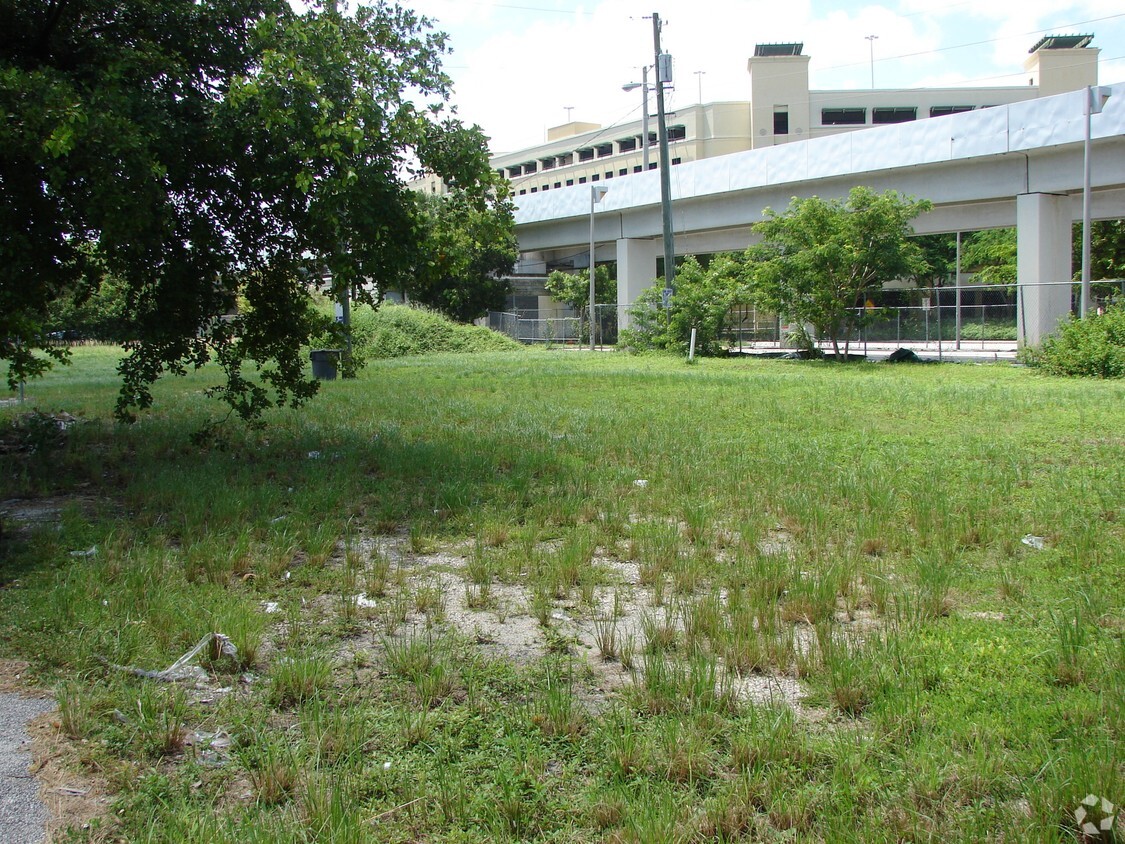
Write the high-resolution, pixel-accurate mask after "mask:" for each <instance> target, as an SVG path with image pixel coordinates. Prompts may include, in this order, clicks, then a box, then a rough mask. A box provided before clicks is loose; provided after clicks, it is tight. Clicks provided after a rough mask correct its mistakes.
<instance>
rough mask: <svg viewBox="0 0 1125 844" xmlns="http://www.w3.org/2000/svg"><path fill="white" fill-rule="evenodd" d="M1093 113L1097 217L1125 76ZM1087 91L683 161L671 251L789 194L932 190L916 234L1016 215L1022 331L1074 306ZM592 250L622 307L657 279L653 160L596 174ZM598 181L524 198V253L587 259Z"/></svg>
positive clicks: (1118, 129)
mask: <svg viewBox="0 0 1125 844" xmlns="http://www.w3.org/2000/svg"><path fill="white" fill-rule="evenodd" d="M1103 87H1108V88H1110V89H1111V91H1112V96H1111V97H1110V98H1109V100H1108V102H1107V103H1106V106H1105V108H1104V110H1103V112H1102V113H1101V114H1096V115H1093V116H1092V118H1091V137H1092V139H1093V143H1092V154H1091V160H1092V166H1091V186H1092V196H1093V217H1094V219H1116V218H1121V217H1125V83H1120V84H1117V85H1110V86H1103ZM1085 94H1086V92H1085V90H1081V91H1074V92H1071V93H1066V94H1059V95H1057V96H1053V97H1044V98H1041V99H1036V100H1029V101H1026V102H1021V103H1013V104H1011V105H1004V106H996V107H994V108H987V109H979V110H977V111H972V112H966V113H962V114H955V115H950V116H948V117H937V118H929V119H925V120H918V121H915V122H911V123H901V124H897V125H893V126H881V127H877V128H872V129H864V130H860V131H856V132H848V133H846V134H840V135H834V136H831V137H826V138H817V139H814V140H806V141H796V142H793V143H787V144H783V145H779V146H773V147H767V148H764V149H757V150H751V151H748V152H740V153H735V154H733V155H725V156H719V157H715V158H709V159H704V160H701V161H695V162H689V163H686V164H681V165H677V166H674V167H672V168H671V181H672V202H673V205H672V214H673V227H674V230H675V234H676V254H678V255H687V254H704V253H710V252H720V251H728V250H741V249H745V248H746V247H747V246H748V245H749V244H750V242H751V239H752V235H751V232H750V226H751V224H753V223H755V222H757V221H758V220H761V219H762V210H763V209H764V208H766V207H772V208H774V209H777V210H781V209H784V208H785V207H786V206H788V204H789V200H790V198H791V197H794V196H812V195H818V196H822V197H826V198H830V197H839V198H843V197H845V196H846V195H847V193H848V191H849V190H850V189H851V188H852V187H854V186H855V185H867V186H869V187H871V188H873V189H875V190H878V191H883V190H887V189H894V190H897V191H899V192H901V193H904V194H908V195H912V196H916V197H919V198H925V199H929V200H930V201H931V202H933V204H934V210H933V211H932V212H930V213H928V214H925V215H924V216H922V217H919V218H918V219H917V220H915V230H916V231H917V232H918V233H919V234H932V233H940V232H955V231H973V230H977V229H988V228H998V227H1002V226H1013V225H1014V226H1016V227H1017V232H1018V233H1017V247H1018V257H1017V268H1018V285H1019V286H1018V291H1019V298H1020V303H1019V308H1018V312H1019V314H1020V327H1019V336H1020V339H1021V342H1025V343H1032V344H1035V343H1038V342H1039V341H1040V339H1041V338H1042V337H1044V336H1045V335H1046V334H1049V333H1050V332H1051V331H1053V330H1054V328H1055V326H1056V325H1057V323H1058V321H1059V319H1061V318H1062V317H1063V316H1064V315H1065V314H1067V313H1069V311H1070V287H1069V286H1068V285H1067V284H1065V282H1067V281H1068V280H1070V279H1071V278H1072V267H1071V224H1072V222H1074V221H1076V220H1080V219H1081V217H1082V173H1083V138H1084V134H1085V118H1084V116H1083V97H1084V96H1085ZM599 184H600V185H603V186H605V187H607V188H609V191H608V193H607V194H606V196H605V198H604V199H602V201H601V202H600V203H599V204H598V205H597V207H596V212H595V220H594V239H595V244H596V246H595V256H596V259H597V260H599V261H607V260H616V261H617V265H618V266H617V275H618V288H617V289H618V307H619V318H620V320H621V324H623V325H624V324H625V322H626V316H625V309H626V308H627V307H628V306H629V305H631V304H632V303H633V302H634V301H635V300H636V298H637V295H638V294H639V293H640V292H641V291H642V290H644V289H645V288H647V287H649V286H651V285H652V283H653V280H654V279H655V278H656V259H657V257H658V256H662V255H663V248H662V243H661V218H660V181H659V174H658V173H657V172H656V171H649V172H645V173H637V174H634V175H629V176H621V177H618V178H615V179H612V180H606V181H603V182H600V183H599ZM590 187H591V186H590V185H589V184H586V185H575V186H573V187H568V188H560V189H557V190H552V191H546V192H542V193H536V194H527V195H524V196H520V197H518V198H517V203H516V215H515V216H516V236H517V238H518V240H519V248H520V252H521V256H522V258H521V260H522V262H523V265H524V266H532V267H534V266H535V265H536V264H538V263H540V262H542V264H546V262H548V261H554V260H558V259H560V258H563V257H573V258H574V259H575V262H574V263H575V265H576V266H589V263H588V261H589V242H590V239H589V238H590Z"/></svg>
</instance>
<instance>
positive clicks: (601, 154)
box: [596, 144, 613, 158]
mask: <svg viewBox="0 0 1125 844" xmlns="http://www.w3.org/2000/svg"><path fill="white" fill-rule="evenodd" d="M596 149H597V151H598V158H605V157H606V156H607V155H613V144H598V145H597V147H596Z"/></svg>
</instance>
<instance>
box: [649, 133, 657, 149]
mask: <svg viewBox="0 0 1125 844" xmlns="http://www.w3.org/2000/svg"><path fill="white" fill-rule="evenodd" d="M659 140H660V139H659V138H658V137H657V136H656V133H655V132H649V133H648V145H649V146H650V147H652V146H656V144H657V143H658V142H659Z"/></svg>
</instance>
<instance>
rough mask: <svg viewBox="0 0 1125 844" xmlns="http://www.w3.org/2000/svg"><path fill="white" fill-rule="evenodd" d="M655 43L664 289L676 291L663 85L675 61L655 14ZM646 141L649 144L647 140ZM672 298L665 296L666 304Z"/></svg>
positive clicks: (658, 16)
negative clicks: (667, 50) (667, 52)
mask: <svg viewBox="0 0 1125 844" xmlns="http://www.w3.org/2000/svg"><path fill="white" fill-rule="evenodd" d="M652 43H653V50H654V53H655V56H656V120H657V126H656V129H657V135H658V137H659V140H660V217H661V220H662V222H663V225H664V289H665V291H672V290H675V281H676V247H675V245H674V244H673V242H672V180H671V175H670V174H669V172H668V169H669V164H670V163H671V162H670V161H669V160H668V126H667V122H666V121H665V117H664V85H665V84H670V83H671V82H672V57H671V56H668V55H665V54H664V53H662V52H661V51H660V15H658V14H657V13H656V12H653V13H652ZM645 140H648V139H647V138H646V139H645ZM670 295H671V293H670V292H666V293H665V294H664V298H665V300H667V299H668V297H669V296H670Z"/></svg>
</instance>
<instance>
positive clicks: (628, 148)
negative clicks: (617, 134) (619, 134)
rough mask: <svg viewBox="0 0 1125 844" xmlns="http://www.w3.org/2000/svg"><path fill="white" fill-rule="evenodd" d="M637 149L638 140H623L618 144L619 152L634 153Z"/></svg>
mask: <svg viewBox="0 0 1125 844" xmlns="http://www.w3.org/2000/svg"><path fill="white" fill-rule="evenodd" d="M636 148H637V139H636V138H622V139H621V140H619V141H618V142H617V151H618V152H632V151H633V150H635V149H636Z"/></svg>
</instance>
